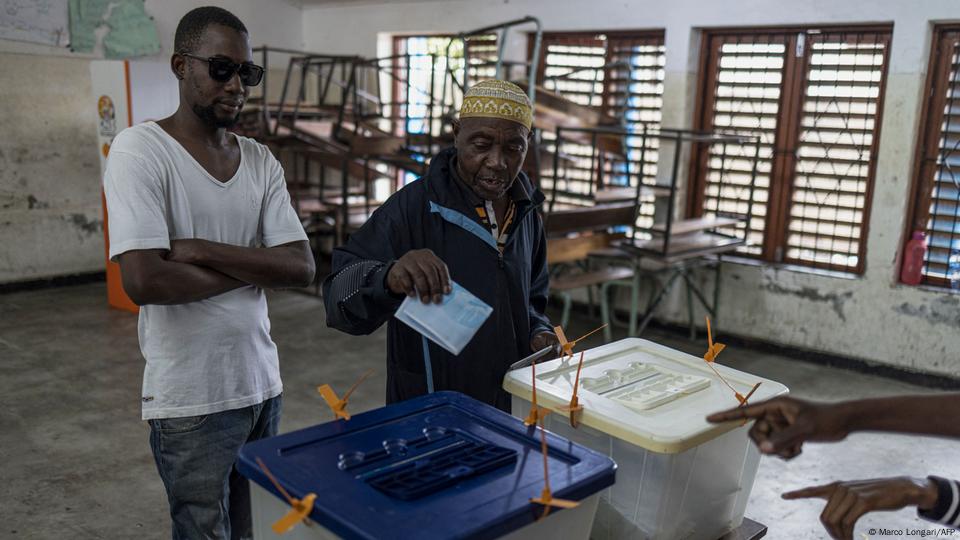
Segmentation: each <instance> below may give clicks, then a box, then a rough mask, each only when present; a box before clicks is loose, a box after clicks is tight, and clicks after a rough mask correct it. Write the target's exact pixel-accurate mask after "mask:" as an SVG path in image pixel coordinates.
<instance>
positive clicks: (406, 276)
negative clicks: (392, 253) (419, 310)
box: [387, 249, 452, 304]
mask: <svg viewBox="0 0 960 540" xmlns="http://www.w3.org/2000/svg"><path fill="white" fill-rule="evenodd" d="M387 288H389V289H390V291H391V292H393V293H394V294H405V295H407V296H409V297H411V298H412V297H414V296H416V295H418V294H419V295H420V300H421V301H422V302H423V303H424V304H428V303H430V302H431V301H432V302H433V303H435V304H439V303H441V302H443V295H445V294H450V291H451V290H452V289H451V285H450V272H449V271H448V270H447V265H446V264H444V262H443V261H442V260H440V258H439V257H437V256H436V255H435V254H434V253H433V252H432V251H430V250H429V249H415V250H412V251H408V252H407V253H406V254H404V255H403V256H402V257H400V258H399V259H398V260H397V262H395V263H393V266H391V267H390V272H388V273H387Z"/></svg>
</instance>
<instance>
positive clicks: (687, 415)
mask: <svg viewBox="0 0 960 540" xmlns="http://www.w3.org/2000/svg"><path fill="white" fill-rule="evenodd" d="M583 353H584V354H583V365H582V367H581V366H580V362H579V360H580V352H579V351H578V352H577V353H575V354H574V355H573V356H572V357H567V358H561V359H557V360H552V361H549V362H543V363H540V364H537V365H536V368H535V369H536V379H537V384H536V387H537V400H538V403H539V405H540V406H541V407H546V408H547V409H551V410H561V408H562V407H564V406H566V405H568V404H569V402H570V400H571V397H572V395H573V387H574V385H575V384H577V385H578V392H577V399H578V402H579V405H581V406H582V407H583V409H582V410H581V411H580V413H579V416H578V420H579V422H580V424H582V425H583V426H587V427H589V428H592V429H596V430H598V431H600V432H603V433H606V434H607V435H610V436H612V437H615V438H617V439H620V440H623V441H626V442H628V443H630V444H632V445H635V446H638V447H640V448H643V449H644V450H649V451H653V452H658V453H665V454H676V453H680V452H684V451H687V450H689V449H692V448H695V447H697V446H699V445H701V444H703V443H706V442H708V441H711V440H713V439H715V438H717V437H719V436H721V435H724V434H725V433H727V432H729V431H731V430H734V429H736V428H738V427H740V426H741V425H743V422H727V423H724V424H711V423H709V422H707V420H706V418H707V416H708V415H709V414H710V413H714V412H717V411H721V410H724V409H730V408H733V407H737V406H739V405H740V401H739V400H738V398H737V396H738V395H739V396H742V397H744V398H746V397H747V396H749V400H748V403H758V402H760V401H763V400H766V399H770V398H773V397H776V396H779V395H783V394H786V393H787V392H788V389H787V387H786V386H784V385H782V384H780V383H778V382H776V381H772V380H770V379H766V378H763V377H759V376H757V375H753V374H750V373H746V372H744V371H740V370H736V369H733V368H730V367H728V366H724V365H721V364H720V363H719V362H724V361H726V360H727V359H732V358H735V357H736V355H737V351H736V350H730V349H728V350H726V351H725V352H724V353H723V355H722V356H721V357H720V360H719V361H716V362H711V363H708V362H706V361H705V360H704V359H703V358H700V357H696V356H693V355H690V354H687V353H685V352H682V351H678V350H676V349H671V348H669V347H665V346H663V345H660V344H657V343H654V342H652V341H647V340H645V339H638V338H627V339H622V340H620V341H615V342H613V343H609V344H607V345H603V346H600V347H596V348H594V349H587V350H584V351H583ZM578 370H579V376H578ZM533 377H534V370H532V369H530V368H526V369H518V370H515V371H511V372H508V373H507V375H506V377H505V378H504V381H503V388H504V389H505V390H506V391H508V392H510V393H511V394H513V395H514V396H517V397H519V398H521V399H523V400H526V401H528V402H529V401H530V400H531V399H532V394H533V391H532V390H533ZM758 383H759V386H757V384H758ZM754 387H755V388H754ZM751 392H753V393H752V394H751Z"/></svg>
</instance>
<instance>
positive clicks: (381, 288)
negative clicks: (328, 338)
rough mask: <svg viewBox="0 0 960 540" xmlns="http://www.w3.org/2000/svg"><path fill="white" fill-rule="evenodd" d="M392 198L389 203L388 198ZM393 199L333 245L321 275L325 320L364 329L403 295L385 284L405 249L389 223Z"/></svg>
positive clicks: (392, 309)
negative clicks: (329, 261) (342, 241)
mask: <svg viewBox="0 0 960 540" xmlns="http://www.w3.org/2000/svg"><path fill="white" fill-rule="evenodd" d="M391 203H394V204H391ZM397 208H398V205H397V204H395V201H388V202H387V203H385V204H384V205H383V206H382V207H381V208H379V209H378V210H377V211H376V212H374V213H373V215H372V216H370V219H369V220H367V222H366V223H365V224H364V225H363V227H361V228H360V230H359V231H357V232H356V233H354V234H352V235H351V236H350V240H349V241H348V242H347V243H346V245H344V246H341V247H338V248H336V249H334V250H333V264H332V268H331V273H330V275H329V276H327V278H326V279H325V280H324V281H323V302H324V306H325V307H326V312H327V326H329V327H331V328H336V329H337V330H341V331H343V332H346V333H348V334H354V335H362V334H369V333H371V332H373V331H374V330H376V329H377V328H379V327H380V325H382V324H383V323H384V322H386V321H387V320H389V319H390V317H391V316H392V315H393V313H394V312H395V311H396V310H397V308H398V307H399V306H400V303H401V302H402V301H403V296H402V295H399V296H398V295H394V294H393V293H391V292H390V290H389V289H387V286H386V278H387V273H388V272H389V271H390V267H391V266H392V264H393V262H394V261H395V259H397V258H398V257H399V255H402V254H403V253H405V252H406V251H407V250H406V249H404V246H402V245H399V244H401V243H402V241H401V238H400V235H399V234H398V231H400V230H402V229H401V228H399V227H398V226H396V225H395V224H396V223H398V222H399V221H400V219H398V216H395V215H392V214H394V213H396V211H397Z"/></svg>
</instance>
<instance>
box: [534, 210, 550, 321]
mask: <svg viewBox="0 0 960 540" xmlns="http://www.w3.org/2000/svg"><path fill="white" fill-rule="evenodd" d="M532 213H533V216H532V219H533V220H534V238H535V239H536V243H535V244H534V245H535V247H534V250H533V256H532V257H531V268H530V300H529V302H530V307H529V308H528V315H529V317H530V338H529V339H533V336H535V335H537V334H539V333H540V332H552V331H553V327H552V326H550V319H548V318H547V315H546V312H547V299H548V296H549V294H550V274H549V271H548V269H547V240H546V237H545V236H544V232H543V220H542V219H541V218H540V214H539V213H537V212H532Z"/></svg>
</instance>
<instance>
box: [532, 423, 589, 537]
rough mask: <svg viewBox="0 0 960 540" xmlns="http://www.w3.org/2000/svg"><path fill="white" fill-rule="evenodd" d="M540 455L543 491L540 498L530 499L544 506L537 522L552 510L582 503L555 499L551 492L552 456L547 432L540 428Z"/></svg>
mask: <svg viewBox="0 0 960 540" xmlns="http://www.w3.org/2000/svg"><path fill="white" fill-rule="evenodd" d="M540 453H541V454H542V455H543V490H542V491H541V492H540V496H539V497H534V498H532V499H530V502H533V503H537V504H541V505H543V514H542V515H541V516H540V517H539V518H537V521H540V520H541V519H544V518H545V517H547V516H548V515H550V508H551V507H557V508H576V507H577V506H579V504H580V503H578V502H577V501H568V500H566V499H555V498H554V497H553V493H552V492H551V491H550V456H549V449H548V448H547V430H546V429H544V428H543V426H542V425H541V426H540Z"/></svg>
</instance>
